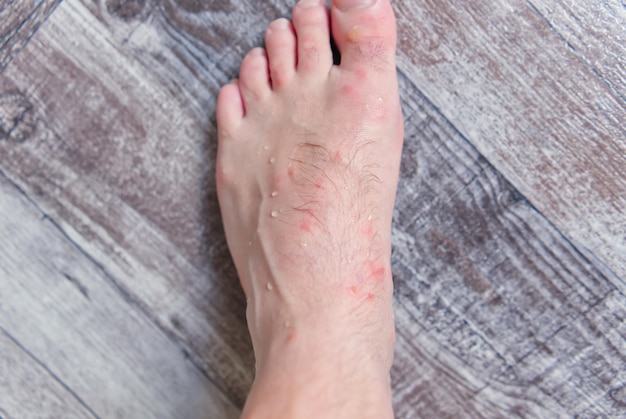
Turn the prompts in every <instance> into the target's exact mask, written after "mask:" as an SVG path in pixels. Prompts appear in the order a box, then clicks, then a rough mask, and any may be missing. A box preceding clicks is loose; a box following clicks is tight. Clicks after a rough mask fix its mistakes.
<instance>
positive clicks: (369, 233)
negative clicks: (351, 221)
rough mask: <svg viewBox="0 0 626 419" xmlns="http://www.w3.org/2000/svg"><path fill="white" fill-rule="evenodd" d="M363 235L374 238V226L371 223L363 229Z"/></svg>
mask: <svg viewBox="0 0 626 419" xmlns="http://www.w3.org/2000/svg"><path fill="white" fill-rule="evenodd" d="M361 233H363V235H364V236H365V237H371V236H372V224H371V223H367V224H365V225H364V226H363V228H362V229H361Z"/></svg>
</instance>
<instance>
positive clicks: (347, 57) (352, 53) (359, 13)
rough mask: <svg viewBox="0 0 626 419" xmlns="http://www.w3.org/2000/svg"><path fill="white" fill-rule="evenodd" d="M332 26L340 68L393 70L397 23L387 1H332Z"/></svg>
mask: <svg viewBox="0 0 626 419" xmlns="http://www.w3.org/2000/svg"><path fill="white" fill-rule="evenodd" d="M331 23H332V33H333V38H334V40H335V43H336V44H337V47H338V48H339V52H340V53H341V67H342V68H348V69H349V68H362V67H363V66H374V67H376V68H377V69H390V70H391V69H393V70H395V52H396V20H395V18H394V15H393V10H392V8H391V5H390V4H389V0H333V1H332V18H331Z"/></svg>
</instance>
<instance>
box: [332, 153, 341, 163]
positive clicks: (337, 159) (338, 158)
mask: <svg viewBox="0 0 626 419" xmlns="http://www.w3.org/2000/svg"><path fill="white" fill-rule="evenodd" d="M333 161H334V162H335V163H339V162H341V153H340V152H338V151H336V152H335V154H333Z"/></svg>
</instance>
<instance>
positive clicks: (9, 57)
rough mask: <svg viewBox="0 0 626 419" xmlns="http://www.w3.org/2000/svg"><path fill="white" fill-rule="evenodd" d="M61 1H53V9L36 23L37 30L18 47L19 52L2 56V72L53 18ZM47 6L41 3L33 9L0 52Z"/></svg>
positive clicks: (1, 46) (0, 47)
mask: <svg viewBox="0 0 626 419" xmlns="http://www.w3.org/2000/svg"><path fill="white" fill-rule="evenodd" d="M61 1H62V0H53V4H52V7H51V9H50V10H49V11H48V12H47V13H46V15H45V17H44V18H43V19H42V20H41V21H39V22H37V23H36V27H35V29H34V30H33V31H31V32H30V33H29V34H28V36H27V37H26V39H24V40H23V41H22V43H21V45H20V46H18V47H17V52H15V53H12V54H7V55H6V56H5V57H2V56H1V55H0V72H2V71H4V69H5V68H6V67H7V66H8V65H9V64H10V63H11V61H12V60H13V58H14V57H16V56H17V55H18V54H19V51H20V50H22V49H23V48H24V47H25V46H26V45H27V44H28V42H29V41H30V40H31V39H32V37H33V36H34V35H35V34H36V33H37V31H38V30H39V28H40V27H41V26H42V25H43V24H44V23H45V22H46V21H47V20H48V18H49V17H50V16H52V14H53V13H54V11H55V10H56V8H57V6H58V5H59V4H60V3H61ZM46 6H47V4H46V3H40V4H39V5H38V6H37V7H36V8H35V9H33V10H32V11H31V12H30V13H29V14H28V16H27V17H26V18H25V19H23V20H22V22H20V24H19V25H18V26H17V27H16V28H15V29H14V30H13V31H12V33H11V34H10V35H9V36H7V37H6V39H5V40H4V42H2V44H0V51H2V50H3V49H4V48H5V47H7V46H8V45H9V43H10V41H11V40H12V39H13V38H14V37H15V36H17V34H19V32H20V30H21V29H22V28H23V27H24V26H25V25H26V23H27V22H28V21H31V20H33V21H34V20H35V18H36V15H37V14H39V13H38V12H40V9H42V8H45V7H46Z"/></svg>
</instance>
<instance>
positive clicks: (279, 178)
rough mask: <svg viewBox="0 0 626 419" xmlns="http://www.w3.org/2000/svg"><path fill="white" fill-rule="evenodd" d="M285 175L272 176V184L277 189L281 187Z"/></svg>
mask: <svg viewBox="0 0 626 419" xmlns="http://www.w3.org/2000/svg"><path fill="white" fill-rule="evenodd" d="M285 179H286V178H285V175H283V174H281V173H279V174H277V175H276V176H274V183H275V184H276V187H279V186H280V185H282V184H283V183H285Z"/></svg>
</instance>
